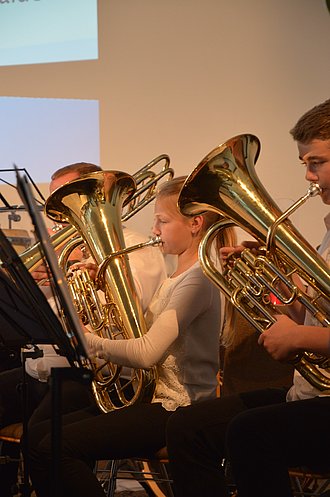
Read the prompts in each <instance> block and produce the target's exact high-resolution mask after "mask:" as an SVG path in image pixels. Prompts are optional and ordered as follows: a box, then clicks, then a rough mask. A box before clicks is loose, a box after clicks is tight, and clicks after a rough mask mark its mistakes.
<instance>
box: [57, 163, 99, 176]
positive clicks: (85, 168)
mask: <svg viewBox="0 0 330 497" xmlns="http://www.w3.org/2000/svg"><path fill="white" fill-rule="evenodd" d="M96 171H102V168H101V167H100V166H97V165H96V164H91V163H89V162H76V163H75V164H69V165H68V166H64V167H61V168H60V169H57V170H56V171H55V172H54V173H53V174H52V176H51V179H52V180H54V179H57V178H60V177H61V176H63V175H64V174H67V173H71V172H77V173H79V175H82V174H88V173H94V172H96Z"/></svg>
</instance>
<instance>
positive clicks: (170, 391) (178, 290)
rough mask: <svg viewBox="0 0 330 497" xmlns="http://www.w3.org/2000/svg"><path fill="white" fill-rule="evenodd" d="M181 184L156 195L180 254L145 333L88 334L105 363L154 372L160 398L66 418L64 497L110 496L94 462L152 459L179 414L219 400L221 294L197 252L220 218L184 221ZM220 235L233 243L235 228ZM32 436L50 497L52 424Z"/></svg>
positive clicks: (42, 489)
mask: <svg viewBox="0 0 330 497" xmlns="http://www.w3.org/2000/svg"><path fill="white" fill-rule="evenodd" d="M183 182H184V178H175V179H172V180H169V181H167V182H166V183H164V184H163V185H161V187H160V188H159V190H158V192H157V194H156V203H155V214H154V226H153V233H154V234H155V235H159V236H160V237H161V239H162V251H163V253H164V254H176V255H177V267H176V269H175V271H174V273H173V274H172V275H171V276H170V277H169V278H168V279H166V280H165V281H164V283H163V284H162V285H161V287H160V288H159V290H158V291H157V292H156V294H155V296H154V298H153V299H152V302H151V304H150V306H149V309H148V312H147V313H146V322H147V325H148V331H147V333H146V334H144V335H143V336H142V337H141V338H132V339H128V340H108V339H105V338H101V337H98V336H95V335H93V334H90V333H88V332H87V333H86V340H87V342H88V344H89V346H90V349H91V352H92V354H94V355H97V356H98V357H101V358H102V359H105V360H110V361H111V362H113V363H115V364H120V365H123V366H128V367H134V368H144V369H145V368H150V367H156V369H157V373H158V380H157V381H156V386H155V393H154V396H153V398H152V400H151V402H135V403H134V404H133V405H130V406H126V407H125V408H122V409H119V410H113V411H110V412H107V413H100V411H99V409H98V406H97V405H95V407H94V408H93V409H88V410H86V409H85V410H80V411H77V412H76V413H71V414H69V415H64V416H63V417H62V451H61V456H60V461H59V466H60V468H59V470H60V474H61V476H62V479H61V489H60V490H59V493H58V497H60V495H62V496H67V495H70V496H72V497H74V496H77V497H78V496H79V497H84V496H86V497H87V496H88V497H90V496H91V495H93V496H94V497H98V496H100V497H104V492H103V489H102V488H101V486H100V484H99V482H98V481H97V479H96V476H95V474H94V473H93V463H94V462H95V461H96V460H99V459H104V458H106V459H122V458H134V457H139V456H144V457H151V456H153V455H154V454H155V453H156V452H157V451H158V450H159V449H161V448H162V447H164V445H165V443H166V441H165V427H166V423H167V420H168V419H169V418H170V417H171V416H172V415H173V413H174V412H175V411H176V410H178V409H180V408H181V407H182V406H185V405H189V404H191V403H194V404H195V403H196V404H197V403H201V404H202V403H203V402H205V401H206V399H210V398H214V397H215V396H216V391H217V373H218V368H219V354H218V350H219V334H220V321H221V308H220V307H221V306H220V295H219V291H218V289H217V288H216V287H215V286H214V285H213V284H212V283H211V282H210V281H209V280H208V279H207V278H206V277H205V275H204V274H203V272H202V270H201V268H200V265H199V263H198V246H199V242H200V240H201V237H202V236H203V234H204V233H205V230H206V229H208V227H209V226H210V225H211V224H213V222H214V221H216V220H217V218H218V215H217V214H214V213H204V214H201V215H193V216H183V215H181V214H180V212H179V210H178V207H177V199H178V195H179V192H180V189H181V187H182V185H183ZM222 236H223V237H224V238H225V240H226V244H228V243H231V241H233V240H232V238H233V232H232V229H231V228H230V229H229V230H227V231H226V232H225V233H224V234H222ZM230 240H231V241H230ZM221 242H222V244H223V240H221ZM87 434H88V436H86V435H87ZM29 437H30V459H29V463H30V470H31V478H32V481H33V485H34V488H35V491H36V495H37V496H38V497H43V496H49V494H50V491H51V483H50V482H49V471H50V467H51V465H52V457H51V456H52V451H51V436H50V426H49V421H45V422H43V423H39V424H37V425H33V426H30V429H29ZM69 475H70V476H69Z"/></svg>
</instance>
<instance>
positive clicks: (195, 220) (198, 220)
mask: <svg viewBox="0 0 330 497" xmlns="http://www.w3.org/2000/svg"><path fill="white" fill-rule="evenodd" d="M203 223H204V218H203V216H201V215H197V216H194V217H192V218H191V232H192V233H194V234H197V233H199V232H200V230H201V228H202V226H203Z"/></svg>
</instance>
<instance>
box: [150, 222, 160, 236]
mask: <svg viewBox="0 0 330 497" xmlns="http://www.w3.org/2000/svg"><path fill="white" fill-rule="evenodd" d="M152 233H153V234H154V235H160V229H159V228H158V226H157V223H154V224H153V225H152Z"/></svg>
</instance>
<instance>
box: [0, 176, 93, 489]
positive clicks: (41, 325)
mask: <svg viewBox="0 0 330 497" xmlns="http://www.w3.org/2000/svg"><path fill="white" fill-rule="evenodd" d="M17 186H18V190H19V193H20V196H21V199H22V202H23V203H24V205H25V206H26V209H27V210H28V212H29V214H30V217H31V221H32V223H33V225H34V228H35V232H36V237H37V239H38V240H39V243H40V251H41V253H42V254H43V255H44V258H45V260H46V261H47V263H48V266H49V271H50V278H52V281H53V283H54V292H55V295H56V299H57V301H58V306H59V308H61V310H62V311H63V313H64V315H65V316H66V323H67V325H66V329H65V330H64V329H63V326H62V323H61V322H60V321H59V319H58V318H57V316H56V315H55V313H54V312H53V310H52V309H51V307H50V306H49V304H48V301H47V299H46V297H45V296H44V294H43V293H42V291H41V290H40V288H39V287H38V286H37V284H36V283H35V281H34V280H33V278H32V276H31V275H30V273H29V272H28V270H27V269H26V267H25V266H24V264H23V263H22V261H21V259H20V257H19V255H18V254H17V253H16V251H15V250H14V248H13V247H12V246H11V244H10V242H9V241H8V239H7V238H6V236H5V235H4V234H3V232H2V230H1V229H0V259H1V261H2V268H0V326H1V325H4V327H3V328H2V331H1V332H0V344H1V341H2V343H6V344H7V345H8V344H13V343H15V344H16V345H20V346H22V347H26V346H30V347H31V348H32V349H33V353H32V354H33V355H32V357H35V355H34V354H36V356H38V354H39V353H40V349H38V347H37V344H38V343H39V344H43V343H51V344H56V346H57V347H58V351H59V353H60V354H61V355H63V356H65V357H66V358H67V359H68V361H69V363H70V365H71V366H72V367H71V368H55V369H53V370H52V374H51V389H52V390H51V391H52V411H53V413H54V416H53V417H52V442H53V443H52V450H53V453H52V456H53V462H54V464H53V473H52V479H51V481H52V485H51V492H52V496H54V497H57V495H58V488H59V485H60V478H59V456H60V434H61V417H60V396H61V395H60V394H61V382H62V380H63V379H64V378H68V377H70V378H72V377H73V378H75V379H78V378H79V379H80V380H82V381H84V382H90V381H91V377H92V374H91V370H89V369H86V368H85V365H86V362H87V361H88V359H89V358H88V351H87V346H86V343H85V339H84V334H83V332H82V330H81V327H80V322H79V319H78V315H77V313H76V311H75V309H74V306H73V303H72V300H71V297H70V293H69V289H68V287H67V284H66V279H65V276H64V274H63V272H62V271H61V268H60V267H59V266H58V262H57V257H56V254H55V251H54V249H53V247H52V245H51V243H50V240H49V235H48V232H47V228H46V226H45V223H44V221H43V219H42V217H41V214H40V212H39V209H38V207H37V205H36V202H35V199H34V198H33V195H32V192H31V187H30V184H29V183H28V181H27V178H26V176H25V177H21V176H20V175H19V173H18V172H17ZM29 357H31V355H29ZM24 366H25V364H24V363H23V371H24V369H25V367H24ZM56 369H58V370H59V371H56ZM64 370H65V371H64ZM23 391H24V388H23ZM23 399H25V397H24V395H23ZM25 400H26V399H25ZM26 428H27V421H26V419H23V457H24V456H26V454H27V445H26V444H27V442H26V439H27V437H26V436H24V435H26V434H27V432H26ZM26 468H27V459H26V457H25V458H24V487H25V490H24V489H23V491H25V492H26V491H27V490H26V484H27V482H28V470H27V469H26ZM24 495H30V494H29V493H25V494H24Z"/></svg>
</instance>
